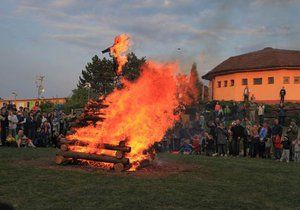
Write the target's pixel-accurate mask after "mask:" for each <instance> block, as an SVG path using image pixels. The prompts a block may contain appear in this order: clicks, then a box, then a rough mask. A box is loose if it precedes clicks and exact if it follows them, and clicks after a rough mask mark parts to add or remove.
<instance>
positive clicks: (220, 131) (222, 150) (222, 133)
mask: <svg viewBox="0 0 300 210" xmlns="http://www.w3.org/2000/svg"><path fill="white" fill-rule="evenodd" d="M216 135H217V139H218V140H217V142H218V154H219V155H221V156H225V155H226V154H227V151H226V145H227V138H228V132H227V130H226V128H225V126H224V123H220V125H219V126H218V127H217V128H216Z"/></svg>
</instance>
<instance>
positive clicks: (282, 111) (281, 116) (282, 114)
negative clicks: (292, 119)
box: [278, 104, 286, 126]
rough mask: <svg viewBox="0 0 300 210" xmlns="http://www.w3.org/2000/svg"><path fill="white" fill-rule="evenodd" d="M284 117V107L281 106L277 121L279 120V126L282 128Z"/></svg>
mask: <svg viewBox="0 0 300 210" xmlns="http://www.w3.org/2000/svg"><path fill="white" fill-rule="evenodd" d="M285 116H286V113H285V109H284V106H283V105H282V104H281V105H280V107H279V110H278V120H279V124H280V125H282V126H284V124H285Z"/></svg>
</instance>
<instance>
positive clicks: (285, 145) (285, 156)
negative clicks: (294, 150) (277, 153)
mask: <svg viewBox="0 0 300 210" xmlns="http://www.w3.org/2000/svg"><path fill="white" fill-rule="evenodd" d="M281 144H282V155H281V158H280V162H282V161H283V160H284V161H286V162H287V163H288V162H289V160H290V145H291V144H290V141H289V139H288V137H286V136H285V137H284V138H283V141H282V142H281Z"/></svg>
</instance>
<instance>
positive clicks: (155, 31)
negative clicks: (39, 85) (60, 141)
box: [0, 0, 300, 98]
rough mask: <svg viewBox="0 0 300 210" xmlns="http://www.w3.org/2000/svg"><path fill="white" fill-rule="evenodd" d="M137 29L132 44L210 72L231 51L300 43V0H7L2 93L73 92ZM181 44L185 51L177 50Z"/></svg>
mask: <svg viewBox="0 0 300 210" xmlns="http://www.w3.org/2000/svg"><path fill="white" fill-rule="evenodd" d="M121 33H127V34H130V36H131V37H132V41H133V43H134V45H133V47H132V48H131V51H133V52H135V53H136V54H137V55H138V56H146V57H147V58H151V59H157V60H163V61H167V60H178V61H180V62H181V64H182V66H183V68H184V69H183V70H187V69H188V68H189V66H191V65H192V62H193V61H195V62H197V64H198V71H199V74H200V75H203V74H204V73H206V72H207V71H209V70H211V69H212V68H213V67H215V66H216V65H218V64H219V63H220V62H222V61H223V60H224V59H227V58H228V57H230V56H233V55H237V54H241V53H245V52H249V51H254V50H260V49H262V48H264V47H267V46H268V47H274V48H282V49H296V50H300V38H299V37H300V1H298V0H249V1H247V0H223V1H221V0H215V1H214V0H177V1H175V0H174V1H172V0H161V1H159V0H152V1H147V0H146V1H142V0H132V1H125V0H120V1H117V0H109V1H106V0H105V1H101V0H53V1H50V0H20V1H17V0H1V4H0V97H2V98H8V97H11V92H12V91H17V93H18V98H25V97H35V96H36V91H35V84H34V80H35V76H36V75H38V74H40V75H45V76H46V82H45V89H46V92H45V96H46V97H53V96H60V97H64V96H68V95H70V94H71V90H72V89H74V88H75V86H76V83H77V81H78V76H79V75H80V73H81V70H82V69H84V66H85V64H86V63H87V62H89V61H90V59H91V57H92V56H94V55H95V54H98V55H100V56H102V55H101V54H100V52H101V50H103V49H104V48H106V47H108V46H109V45H111V44H112V42H113V38H114V37H115V36H116V35H118V34H121ZM177 48H181V50H180V51H179V50H177Z"/></svg>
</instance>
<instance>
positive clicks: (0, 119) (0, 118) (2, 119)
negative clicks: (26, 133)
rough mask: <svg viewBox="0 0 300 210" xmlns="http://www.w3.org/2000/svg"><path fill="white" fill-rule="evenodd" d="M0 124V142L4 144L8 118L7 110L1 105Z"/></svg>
mask: <svg viewBox="0 0 300 210" xmlns="http://www.w3.org/2000/svg"><path fill="white" fill-rule="evenodd" d="M0 124H1V143H2V145H3V146H4V145H5V144H6V137H7V133H6V132H7V128H8V118H7V110H6V108H5V107H2V109H1V114H0Z"/></svg>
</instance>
